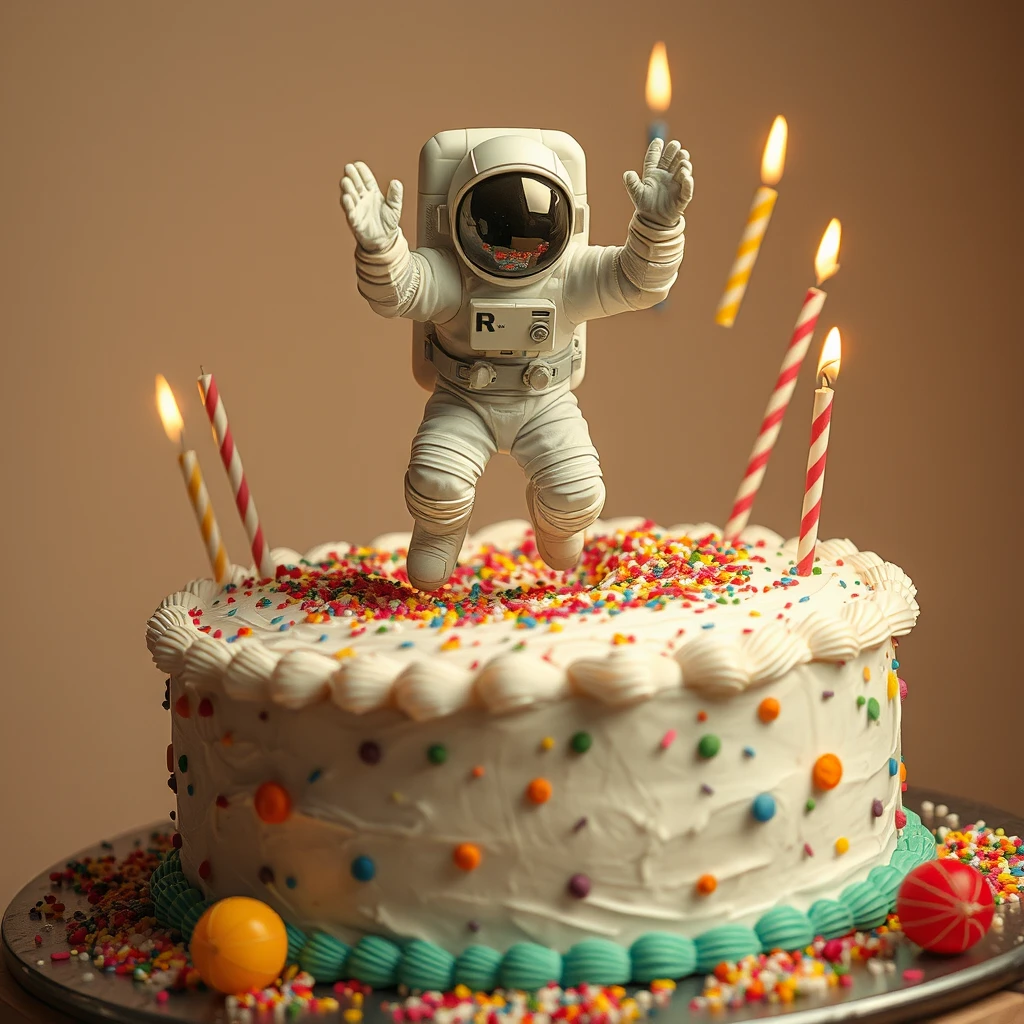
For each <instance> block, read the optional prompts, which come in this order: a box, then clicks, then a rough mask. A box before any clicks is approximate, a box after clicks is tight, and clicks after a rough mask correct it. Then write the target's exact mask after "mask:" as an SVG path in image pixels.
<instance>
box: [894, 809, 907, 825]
mask: <svg viewBox="0 0 1024 1024" xmlns="http://www.w3.org/2000/svg"><path fill="white" fill-rule="evenodd" d="M895 821H896V827H897V828H906V825H907V816H906V815H905V814H904V813H903V809H902V808H901V807H897V808H896V816H895Z"/></svg>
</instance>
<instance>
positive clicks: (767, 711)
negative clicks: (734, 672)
mask: <svg viewBox="0 0 1024 1024" xmlns="http://www.w3.org/2000/svg"><path fill="white" fill-rule="evenodd" d="M781 710H782V705H781V704H779V702H778V701H777V700H776V699H775V698H774V697H765V699H764V700H763V701H761V703H760V704H758V705H757V717H758V718H760V719H761V721H762V722H765V723H766V724H767V723H768V722H774V721H775V719H776V718H778V717H779V711H781Z"/></svg>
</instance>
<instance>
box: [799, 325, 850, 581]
mask: <svg viewBox="0 0 1024 1024" xmlns="http://www.w3.org/2000/svg"><path fill="white" fill-rule="evenodd" d="M841 359H842V341H841V340H840V337H839V328H838V327H833V328H832V330H831V331H829V332H828V336H827V337H826V338H825V344H824V345H822V346H821V359H819V360H818V374H817V376H818V380H820V381H821V387H820V388H817V389H816V390H815V392H814V414H813V416H812V417H811V448H810V451H809V452H808V453H807V479H806V481H805V483H804V504H803V511H802V512H801V515H800V541H799V544H798V546H797V553H796V572H797V575H798V576H810V575H811V571H812V569H813V567H814V549H815V546H816V545H817V543H818V520H819V519H820V518H821V494H822V491H823V490H824V487H825V460H826V459H827V458H828V429H829V424H830V423H831V421H832V399H833V398H834V397H835V392H834V391H833V390H832V385H833V384H834V383H835V382H836V378H837V377H838V376H839V364H840V361H841Z"/></svg>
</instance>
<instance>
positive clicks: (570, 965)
mask: <svg viewBox="0 0 1024 1024" xmlns="http://www.w3.org/2000/svg"><path fill="white" fill-rule="evenodd" d="M632 973H633V968H632V965H631V964H630V961H629V951H628V950H627V949H625V948H623V947H622V946H620V945H619V944H618V943H617V942H610V941H609V940H608V939H596V938H595V939H584V940H583V941H582V942H577V943H576V945H575V946H573V947H572V948H571V949H570V950H569V952H568V953H566V954H565V956H564V957H563V958H562V984H563V985H566V986H569V985H579V984H581V983H582V982H584V981H587V982H590V983H591V984H593V985H624V984H625V983H626V982H627V981H629V980H630V978H631V976H632Z"/></svg>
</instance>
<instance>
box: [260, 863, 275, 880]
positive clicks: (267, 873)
mask: <svg viewBox="0 0 1024 1024" xmlns="http://www.w3.org/2000/svg"><path fill="white" fill-rule="evenodd" d="M256 877H257V878H259V880H260V881H261V882H262V883H263V884H264V885H273V884H274V869H273V868H270V867H267V866H266V864H264V865H263V867H261V868H260V870H259V874H258V875H257V876H256Z"/></svg>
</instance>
